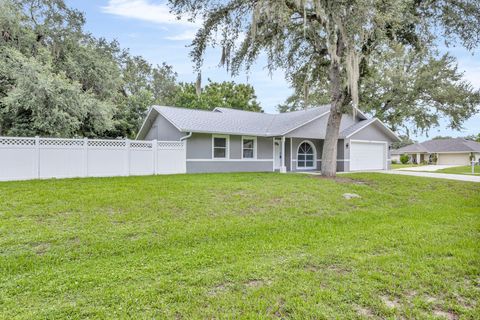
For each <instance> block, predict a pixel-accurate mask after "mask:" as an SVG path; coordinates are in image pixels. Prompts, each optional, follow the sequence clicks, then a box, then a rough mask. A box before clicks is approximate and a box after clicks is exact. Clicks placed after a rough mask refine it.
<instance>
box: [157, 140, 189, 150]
mask: <svg viewBox="0 0 480 320" xmlns="http://www.w3.org/2000/svg"><path fill="white" fill-rule="evenodd" d="M183 147H184V142H183V141H159V142H158V148H159V149H183Z"/></svg>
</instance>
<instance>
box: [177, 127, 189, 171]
mask: <svg viewBox="0 0 480 320" xmlns="http://www.w3.org/2000/svg"><path fill="white" fill-rule="evenodd" d="M191 136H192V132H189V133H188V134H187V135H186V136H183V137H181V138H180V142H182V143H183V144H184V145H183V152H184V153H183V155H184V159H185V162H184V166H185V167H184V170H185V173H187V143H186V141H185V140H187V139H188V138H190V137H191Z"/></svg>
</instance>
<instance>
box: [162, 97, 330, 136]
mask: <svg viewBox="0 0 480 320" xmlns="http://www.w3.org/2000/svg"><path fill="white" fill-rule="evenodd" d="M153 108H154V109H155V110H156V111H158V113H160V114H161V115H163V116H164V117H165V118H166V119H167V120H169V121H170V122H171V123H172V124H173V125H175V126H176V127H177V128H178V129H179V130H180V131H184V132H190V131H192V132H209V133H228V134H239V135H242V134H243V135H254V136H278V135H283V134H285V133H287V132H289V131H291V130H294V129H295V128H297V127H299V126H301V125H303V124H305V123H307V122H308V121H310V120H312V119H314V118H317V117H320V116H321V115H323V114H327V113H328V111H329V110H330V106H329V105H324V106H320V107H316V108H310V109H306V110H300V111H294V112H287V113H279V114H269V113H261V112H248V111H243V110H235V109H226V108H216V109H215V111H205V110H196V109H185V108H176V107H164V106H154V107H153Z"/></svg>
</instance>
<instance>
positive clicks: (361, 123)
mask: <svg viewBox="0 0 480 320" xmlns="http://www.w3.org/2000/svg"><path fill="white" fill-rule="evenodd" d="M376 120H377V119H376V118H372V119H368V120H362V121H359V122H357V123H355V124H354V125H352V126H350V127H348V128H345V129H344V130H342V131H341V132H340V135H339V138H341V139H344V138H346V137H348V136H349V135H350V134H352V133H354V132H355V131H357V130H359V129H361V128H363V127H364V126H366V125H369V124H370V123H372V122H373V121H376Z"/></svg>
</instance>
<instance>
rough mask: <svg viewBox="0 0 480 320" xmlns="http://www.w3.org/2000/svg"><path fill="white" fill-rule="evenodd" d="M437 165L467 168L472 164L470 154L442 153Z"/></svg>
mask: <svg viewBox="0 0 480 320" xmlns="http://www.w3.org/2000/svg"><path fill="white" fill-rule="evenodd" d="M437 164H452V165H453V164H458V165H464V166H467V165H469V164H470V154H469V153H440V154H439V155H438V160H437Z"/></svg>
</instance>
